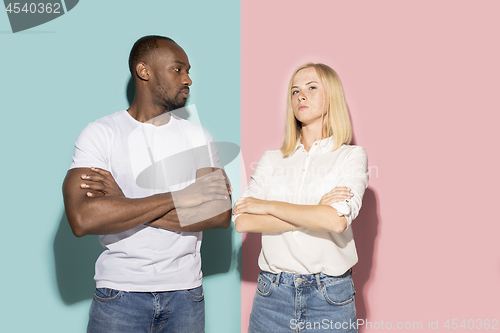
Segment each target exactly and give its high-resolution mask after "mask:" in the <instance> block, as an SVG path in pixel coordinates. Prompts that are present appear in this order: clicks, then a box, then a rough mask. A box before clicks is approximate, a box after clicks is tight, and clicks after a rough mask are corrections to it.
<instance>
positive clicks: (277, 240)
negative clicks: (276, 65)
mask: <svg viewBox="0 0 500 333" xmlns="http://www.w3.org/2000/svg"><path fill="white" fill-rule="evenodd" d="M351 138H352V129H351V123H350V120H349V114H348V111H347V106H346V103H345V98H344V91H343V88H342V83H341V82H340V79H339V77H338V75H337V73H336V72H335V71H334V70H333V69H331V68H330V67H328V66H326V65H324V64H312V63H308V64H305V65H303V66H301V67H299V68H298V69H297V70H296V71H295V72H294V73H293V75H292V78H291V79H290V84H289V89H288V110H287V120H286V128H285V139H284V143H283V146H282V147H281V149H280V150H275V151H267V152H266V153H265V154H264V156H262V158H261V159H260V161H259V164H258V166H257V168H256V170H255V173H254V175H253V176H252V178H251V181H250V184H249V185H248V187H247V189H246V191H245V193H244V195H243V196H242V197H241V198H240V199H238V200H237V202H236V204H235V206H234V209H233V212H234V220H235V224H236V230H237V231H238V232H261V233H262V250H261V253H260V256H259V266H260V268H261V270H262V271H261V273H260V275H259V278H258V285H257V292H256V295H255V298H254V303H253V308H252V314H251V316H250V327H249V332H252V333H260V332H262V333H269V332H299V331H300V332H325V331H335V332H357V327H356V309H355V305H354V287H353V284H352V279H351V267H352V266H353V265H354V264H355V263H356V262H357V254H356V248H355V245H354V240H353V233H352V229H351V227H350V225H351V222H352V220H353V219H354V218H355V217H356V216H357V215H358V212H359V209H360V208H361V199H362V197H363V193H364V191H365V189H366V186H367V184H368V174H367V157H366V153H365V150H364V149H363V148H362V147H359V146H349V145H348V144H349V143H350V142H351ZM332 189H333V190H332Z"/></svg>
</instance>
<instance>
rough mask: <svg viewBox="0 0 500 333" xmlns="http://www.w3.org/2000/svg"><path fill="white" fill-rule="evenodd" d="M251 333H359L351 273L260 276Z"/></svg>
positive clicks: (251, 319)
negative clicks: (337, 274)
mask: <svg viewBox="0 0 500 333" xmlns="http://www.w3.org/2000/svg"><path fill="white" fill-rule="evenodd" d="M248 332H249V333H270V332H273V333H285V332H286V333H291V332H308V333H309V332H339V333H357V332H358V329H357V322H356V307H355V305H354V285H353V283H352V279H351V274H350V271H348V272H346V273H345V274H344V275H342V276H337V277H335V276H328V275H325V274H323V273H320V274H310V275H300V274H293V273H286V272H281V273H280V274H272V273H269V272H265V271H262V272H261V273H260V274H259V278H258V284H257V291H256V294H255V297H254V300H253V307H252V313H251V315H250V326H249V329H248Z"/></svg>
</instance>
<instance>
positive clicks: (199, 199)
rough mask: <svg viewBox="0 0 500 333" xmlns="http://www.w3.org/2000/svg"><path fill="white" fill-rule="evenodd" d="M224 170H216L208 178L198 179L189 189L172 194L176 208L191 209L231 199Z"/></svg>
mask: <svg viewBox="0 0 500 333" xmlns="http://www.w3.org/2000/svg"><path fill="white" fill-rule="evenodd" d="M225 179H226V178H225V177H224V174H223V172H222V170H220V169H219V170H216V171H215V172H212V173H210V174H208V175H206V176H203V177H200V178H198V179H197V180H196V181H195V182H194V183H193V184H191V185H189V186H188V187H186V188H184V189H182V190H180V191H176V192H172V198H173V199H174V204H175V207H176V208H191V207H195V206H198V205H201V204H202V203H205V202H208V201H214V200H227V199H228V198H229V193H228V188H230V186H228V185H227V184H226V181H225Z"/></svg>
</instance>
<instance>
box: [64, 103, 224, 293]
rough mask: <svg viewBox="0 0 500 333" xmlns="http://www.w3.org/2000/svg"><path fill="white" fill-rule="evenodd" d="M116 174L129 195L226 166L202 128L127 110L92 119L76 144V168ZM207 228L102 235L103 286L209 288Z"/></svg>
mask: <svg viewBox="0 0 500 333" xmlns="http://www.w3.org/2000/svg"><path fill="white" fill-rule="evenodd" d="M90 167H98V168H102V169H105V170H108V171H110V172H111V174H112V175H113V177H114V178H115V180H116V182H117V183H118V185H119V186H120V188H121V189H122V191H123V193H124V194H125V196H126V197H128V198H142V197H147V196H151V195H153V194H157V193H165V192H171V191H177V190H181V189H183V188H185V187H186V186H188V185H190V184H191V183H193V182H194V181H195V179H196V171H197V170H198V169H201V168H206V167H215V168H220V164H219V157H218V154H217V150H216V148H215V145H214V144H213V138H212V136H211V135H210V133H209V132H208V131H207V130H206V129H204V128H203V127H201V126H198V125H195V124H193V123H191V122H189V121H187V120H184V119H181V118H178V117H176V116H174V115H172V116H171V118H170V121H169V122H168V123H166V124H164V125H161V126H155V125H153V124H150V123H141V122H139V121H137V120H135V119H134V118H133V117H132V116H131V115H130V114H129V113H128V112H127V111H119V112H117V113H114V114H112V115H109V116H107V117H104V118H101V119H98V120H96V121H95V122H93V123H90V124H89V125H88V126H87V127H86V128H85V129H84V130H83V131H82V133H81V134H80V136H79V137H78V139H77V141H76V143H75V153H74V155H73V163H71V166H70V169H73V168H90ZM201 237H202V233H201V232H176V231H170V230H164V229H159V228H155V227H150V226H146V225H140V226H137V227H135V228H133V229H130V230H127V231H124V232H120V233H116V234H109V235H101V236H99V241H100V242H101V244H102V245H103V247H105V250H104V252H103V253H102V254H101V255H100V257H99V259H98V260H97V262H96V267H95V270H96V272H95V277H94V278H95V280H96V284H97V288H112V289H118V290H124V291H139V292H152V291H170V290H182V289H191V288H195V287H198V286H200V285H201V281H202V272H201V256H200V247H201Z"/></svg>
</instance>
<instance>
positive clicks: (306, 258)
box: [233, 138, 368, 276]
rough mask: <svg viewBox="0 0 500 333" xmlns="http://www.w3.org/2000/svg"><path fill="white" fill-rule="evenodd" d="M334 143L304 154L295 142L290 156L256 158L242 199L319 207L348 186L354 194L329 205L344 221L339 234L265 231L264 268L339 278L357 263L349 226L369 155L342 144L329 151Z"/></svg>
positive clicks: (277, 153)
mask: <svg viewBox="0 0 500 333" xmlns="http://www.w3.org/2000/svg"><path fill="white" fill-rule="evenodd" d="M333 143H334V142H333V138H327V139H323V140H320V141H317V142H315V143H314V144H313V146H312V147H311V149H310V151H309V152H307V151H306V150H305V149H304V146H303V145H302V144H301V143H300V142H299V143H298V144H297V147H296V150H295V151H294V153H292V154H291V155H289V156H288V157H284V156H283V154H282V153H281V151H279V150H271V151H267V152H266V153H265V154H264V155H263V156H262V158H261V159H260V161H259V163H258V165H257V168H256V170H255V173H254V175H253V176H252V177H251V180H250V183H249V185H248V187H247V189H246V191H245V193H244V194H243V197H254V198H257V199H263V200H273V201H282V202H288V203H292V204H300V205H317V204H318V203H319V201H320V200H321V197H322V196H323V195H324V194H325V193H327V192H329V191H331V190H332V189H333V188H335V187H340V186H345V187H348V188H350V189H351V190H352V193H353V194H354V196H353V197H352V198H351V199H350V200H349V202H348V203H347V202H338V203H334V204H332V205H331V206H332V207H333V208H335V209H336V210H337V213H338V214H339V215H343V216H345V217H346V219H347V223H348V227H347V229H346V230H345V231H344V232H342V233H341V234H338V233H335V232H324V231H315V230H310V229H299V230H294V231H289V232H276V233H263V234H262V250H261V252H260V256H259V267H260V268H261V269H262V270H264V271H267V272H271V273H275V274H277V273H279V272H281V271H285V272H292V273H297V274H316V273H325V274H327V275H330V276H338V275H342V274H343V273H345V272H346V271H347V270H348V269H350V268H351V267H352V266H353V265H354V264H355V263H356V262H357V261H358V256H357V253H356V247H355V244H354V239H353V232H352V228H351V222H352V220H354V219H355V218H356V216H357V215H358V212H359V210H360V208H361V200H362V197H363V194H364V192H365V189H366V187H367V186H368V172H367V167H368V164H367V163H368V161H367V156H366V152H365V150H364V149H363V148H362V147H360V146H349V145H342V146H341V147H340V148H338V149H337V150H335V151H333V152H332V151H331V150H332V148H333ZM238 216H239V215H236V216H234V217H233V220H236V218H237V217H238Z"/></svg>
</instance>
